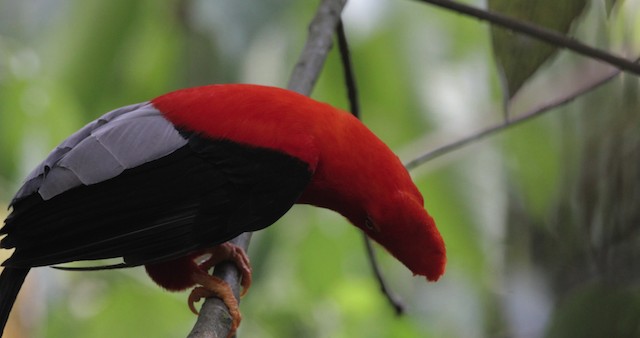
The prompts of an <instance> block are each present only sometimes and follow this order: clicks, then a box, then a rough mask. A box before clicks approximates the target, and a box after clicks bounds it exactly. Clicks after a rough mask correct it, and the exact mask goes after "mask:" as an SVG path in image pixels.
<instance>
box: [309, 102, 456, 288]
mask: <svg viewBox="0 0 640 338" xmlns="http://www.w3.org/2000/svg"><path fill="white" fill-rule="evenodd" d="M325 108H326V107H325ZM327 109H328V108H327ZM339 115H340V116H341V120H342V121H341V123H339V124H337V125H338V126H339V127H336V126H335V125H334V126H332V129H331V130H330V131H326V132H325V133H321V134H325V135H329V134H330V135H334V136H333V137H330V138H329V137H326V138H324V140H333V142H331V141H326V142H323V143H322V144H321V145H320V148H321V149H320V161H319V162H318V168H317V170H316V173H315V174H314V178H313V181H312V183H311V185H310V186H309V188H308V189H307V191H306V192H305V194H304V195H303V196H302V198H301V202H302V203H309V204H314V205H317V206H321V207H325V208H329V209H332V210H334V211H337V212H339V213H340V214H342V215H343V216H345V217H346V218H347V219H349V221H351V223H353V224H354V225H355V226H357V227H359V228H360V229H362V230H363V231H365V232H366V233H367V235H369V236H370V237H371V238H373V239H374V240H375V241H377V242H378V243H380V244H381V245H382V246H384V247H385V248H386V249H387V250H388V251H389V252H390V253H391V254H392V255H393V256H395V257H396V258H397V259H398V260H400V261H401V262H402V263H403V264H404V265H405V266H407V267H408V268H409V269H410V270H411V271H412V272H413V273H414V274H416V275H421V276H426V278H427V279H428V280H430V281H435V280H437V279H438V278H439V277H440V276H441V275H442V274H443V273H444V268H445V264H446V250H445V246H444V241H443V240H442V237H441V236H440V233H439V232H438V229H437V228H436V225H435V222H434V221H433V218H431V216H430V215H429V214H428V213H427V211H426V210H425V208H424V206H423V198H422V195H421V194H420V192H419V191H418V189H417V187H416V186H415V184H414V183H413V181H412V180H411V177H410V176H409V173H408V172H407V170H406V169H405V168H404V166H403V165H402V162H401V161H400V159H398V157H397V156H396V155H395V154H393V152H392V151H391V150H390V149H389V148H388V147H387V146H386V145H385V144H384V143H383V142H382V141H381V140H380V139H379V138H378V137H376V136H375V135H374V134H373V133H372V132H371V131H369V129H367V128H366V127H365V126H364V125H363V124H362V123H361V122H360V121H359V120H357V119H356V118H354V117H352V116H351V115H350V114H348V113H344V112H343V113H341V114H339ZM332 118H333V119H334V120H335V119H336V118H337V117H336V116H333V117H332ZM336 134H337V137H336V136H335V135H336Z"/></svg>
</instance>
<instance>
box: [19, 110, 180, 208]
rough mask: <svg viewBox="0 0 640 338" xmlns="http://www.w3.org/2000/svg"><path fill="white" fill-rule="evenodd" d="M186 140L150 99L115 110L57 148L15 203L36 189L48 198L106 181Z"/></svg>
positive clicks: (42, 164) (37, 168) (27, 182)
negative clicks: (75, 188)
mask: <svg viewBox="0 0 640 338" xmlns="http://www.w3.org/2000/svg"><path fill="white" fill-rule="evenodd" d="M186 143H187V140H186V139H185V138H183V137H182V136H180V134H179V133H178V131H177V130H176V129H175V127H174V126H173V124H171V122H169V121H168V120H166V119H165V118H164V116H163V115H162V113H161V112H160V111H158V110H157V109H155V108H154V107H153V105H152V104H151V103H150V102H143V103H139V104H134V105H130V106H126V107H122V108H119V109H116V110H113V111H111V112H109V113H106V114H105V115H103V116H102V117H100V118H98V119H96V120H95V121H93V122H91V123H89V124H87V125H86V126H84V127H83V128H82V129H80V130H78V131H77V132H76V133H74V134H73V135H71V136H70V137H69V138H67V139H66V140H64V141H63V142H62V143H61V144H60V145H59V146H58V147H56V148H55V149H54V150H53V151H52V152H51V153H50V154H49V156H47V158H46V159H45V160H44V161H43V162H42V163H40V164H39V165H38V166H37V167H36V168H35V169H34V170H33V171H32V172H31V174H29V176H27V178H26V180H25V183H24V184H23V186H22V188H20V190H18V192H17V193H16V195H15V197H14V199H13V202H12V203H11V204H14V203H15V202H17V201H19V200H20V199H22V198H24V197H27V196H29V195H31V194H33V193H35V192H38V193H39V194H40V196H41V197H42V198H43V199H44V200H48V199H51V198H53V197H54V196H56V195H59V194H61V193H63V192H65V191H67V190H69V189H72V188H74V187H77V186H80V185H90V184H95V183H99V182H102V181H105V180H108V179H110V178H113V177H116V176H117V175H119V174H120V173H122V172H123V171H124V170H126V169H130V168H135V167H137V166H140V165H142V164H144V163H147V162H150V161H153V160H156V159H159V158H161V157H163V156H165V155H168V154H170V153H172V152H174V151H175V150H177V149H178V148H180V147H182V146H184V145H185V144H186Z"/></svg>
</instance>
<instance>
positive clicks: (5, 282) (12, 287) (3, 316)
mask: <svg viewBox="0 0 640 338" xmlns="http://www.w3.org/2000/svg"><path fill="white" fill-rule="evenodd" d="M29 270H30V269H29V268H9V267H5V268H4V270H2V274H0V336H2V333H3V332H4V327H5V325H7V320H8V319H9V313H11V308H13V304H14V303H15V302H16V297H17V296H18V292H19V291H20V288H21V287H22V283H24V279H25V278H26V277H27V274H28V273H29Z"/></svg>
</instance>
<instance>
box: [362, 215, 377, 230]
mask: <svg viewBox="0 0 640 338" xmlns="http://www.w3.org/2000/svg"><path fill="white" fill-rule="evenodd" d="M364 226H365V227H366V228H367V229H369V230H371V231H376V232H377V231H378V229H377V228H376V227H375V225H373V221H372V220H371V218H369V217H367V218H366V219H365V220H364Z"/></svg>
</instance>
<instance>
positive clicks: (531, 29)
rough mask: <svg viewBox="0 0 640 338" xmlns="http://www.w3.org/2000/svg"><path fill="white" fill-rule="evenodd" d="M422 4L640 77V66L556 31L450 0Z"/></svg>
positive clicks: (427, 1) (432, 0)
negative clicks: (505, 29)
mask: <svg viewBox="0 0 640 338" xmlns="http://www.w3.org/2000/svg"><path fill="white" fill-rule="evenodd" d="M418 1H421V2H426V3H430V4H432V5H435V6H438V7H442V8H446V9H449V10H452V11H455V12H458V13H460V14H464V15H468V16H472V17H474V18H477V19H480V20H486V21H489V22H490V23H492V24H494V25H497V26H501V27H504V28H508V29H510V30H513V31H515V32H518V33H521V34H524V35H528V36H530V37H533V38H536V39H538V40H542V41H544V42H547V43H550V44H552V45H555V46H558V47H561V48H566V49H569V50H572V51H574V52H576V53H578V54H581V55H584V56H587V57H589V58H592V59H595V60H599V61H602V62H604V63H608V64H610V65H612V66H614V67H616V68H618V69H621V70H624V71H628V72H631V73H634V74H636V75H640V64H638V63H637V62H635V61H631V60H629V59H625V58H622V57H619V56H616V55H613V54H611V53H609V52H607V51H604V50H602V49H598V48H595V47H591V46H589V45H586V44H584V43H582V42H580V41H578V40H576V39H573V38H570V37H567V36H565V35H563V34H560V33H558V32H556V31H553V30H550V29H547V28H544V27H541V26H537V25H534V24H531V23H528V22H525V21H521V20H516V19H514V18H511V17H509V16H506V15H503V14H500V13H496V12H491V11H488V10H484V9H480V8H476V7H473V6H469V5H465V4H462V3H459V2H455V1H450V0H418Z"/></svg>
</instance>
